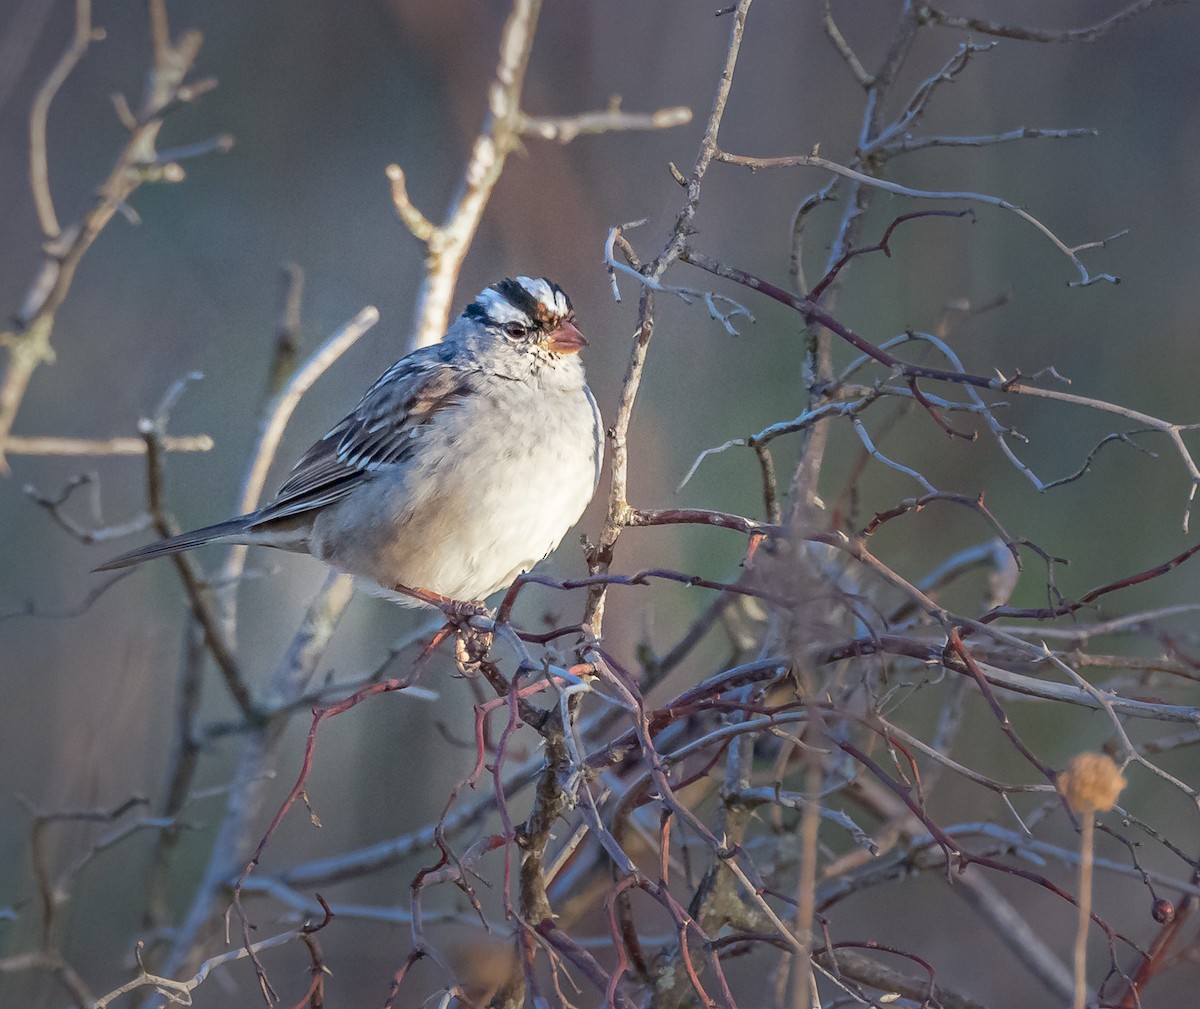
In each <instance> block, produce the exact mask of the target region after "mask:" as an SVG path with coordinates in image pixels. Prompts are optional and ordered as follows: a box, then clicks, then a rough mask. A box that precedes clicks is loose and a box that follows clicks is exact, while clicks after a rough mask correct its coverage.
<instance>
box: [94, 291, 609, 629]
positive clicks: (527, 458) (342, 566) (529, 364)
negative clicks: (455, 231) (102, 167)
mask: <svg viewBox="0 0 1200 1009" xmlns="http://www.w3.org/2000/svg"><path fill="white" fill-rule="evenodd" d="M585 346H587V341H586V340H585V339H584V338H583V335H582V334H581V333H580V332H579V330H578V329H576V328H575V313H574V310H573V309H572V307H571V301H570V299H569V298H568V297H567V296H566V294H565V293H564V292H563V290H562V288H560V287H559V286H558V285H557V284H554V283H552V282H551V281H549V280H546V279H545V278H542V279H533V278H530V277H517V278H516V279H515V280H512V279H508V280H503V281H501V282H500V283H498V284H493V285H492V286H491V287H489V288H487V289H485V290H484V291H482V292H481V293H480V294H479V296H478V297H477V298H476V299H475V300H474V301H473V302H471V304H470V305H468V306H467V308H466V310H465V311H464V312H463V313H462V315H460V316H459V317H458V318H457V319H456V320H455V322H454V324H453V325H452V326H451V327H450V329H449V331H448V332H447V333H446V335H445V337H444V338H443V339H442V342H441V343H438V344H435V345H433V346H430V347H423V348H421V349H420V350H416V351H414V352H413V353H411V354H409V355H408V356H407V357H403V358H401V359H400V360H399V361H397V362H396V363H395V364H394V365H392V367H390V368H389V369H388V370H387V371H386V372H384V374H383V376H382V377H381V378H380V379H379V381H377V382H376V383H375V384H374V385H373V386H371V388H370V389H368V390H367V393H366V395H365V396H363V398H362V402H360V403H359V404H358V406H357V407H355V408H354V410H353V411H351V412H350V413H349V414H348V415H347V416H346V417H345V418H344V419H343V420H342V421H341V422H340V423H339V424H337V425H336V426H335V427H334V428H333V429H332V430H331V431H330V432H329V433H328V434H326V435H325V437H323V438H322V439H321V440H320V441H318V442H317V443H316V444H315V445H313V446H312V448H310V449H309V450H308V451H307V452H305V453H304V456H303V457H302V458H301V459H300V461H299V462H298V463H297V464H296V466H295V468H294V469H293V470H292V472H291V475H290V476H289V477H288V478H287V480H286V481H285V482H284V484H283V486H282V487H281V488H280V489H279V493H278V494H276V496H275V498H274V500H273V501H271V502H270V503H269V504H267V505H265V506H264V507H262V508H260V509H259V510H258V511H255V512H251V513H250V514H249V515H240V516H238V517H237V518H234V519H230V520H229V521H227V522H221V523H218V524H217V525H212V526H206V527H205V528H203V529H196V530H194V531H193V532H187V533H183V534H182V535H179V536H173V537H170V538H169V539H164V540H162V541H161V542H158V543H153V544H150V545H149V546H145V547H142V548H141V549H138V550H133V551H130V552H129V553H126V554H122V555H121V556H120V557H115V558H113V559H112V560H110V561H108V562H107V563H106V564H102V565H101V566H100V567H98V568H97V569H96V570H97V571H108V570H112V569H114V568H123V567H127V566H129V565H132V564H138V563H141V562H142V561H146V560H150V559H151V558H154V557H163V556H166V555H168V554H174V553H179V552H180V551H183V550H191V549H192V548H193V547H198V546H201V545H203V544H205V543H248V544H259V545H262V546H269V547H276V548H277V549H280V550H290V551H293V552H296V553H308V554H312V556H314V557H317V558H319V559H320V560H323V561H325V562H326V563H327V564H330V565H332V566H333V567H335V568H337V569H339V570H341V571H345V572H348V573H350V574H353V575H359V576H361V577H363V578H366V579H369V580H370V581H373V582H375V583H376V584H377V585H379V586H381V587H382V588H383V589H384V590H385V591H387V592H389V593H395V594H396V595H397V598H399V599H400V600H401V601H407V602H408V603H409V604H412V605H415V604H416V603H418V602H426V603H449V602H451V601H462V602H467V601H476V600H482V599H484V598H485V597H487V596H489V595H491V594H492V593H493V592H495V591H496V590H498V589H500V588H503V587H504V586H506V585H508V584H509V583H510V582H511V581H512V580H513V579H514V578H516V577H517V575H519V574H521V573H522V572H524V571H527V570H529V569H530V568H531V567H532V566H533V565H534V564H536V563H537V562H538V561H540V560H542V558H544V557H545V556H546V555H547V554H549V553H550V551H551V550H553V549H554V548H555V547H556V546H558V544H559V541H560V540H561V539H562V538H563V536H564V535H565V534H566V532H567V530H568V529H570V528H571V526H573V525H574V524H575V522H576V521H577V520H578V519H579V516H580V515H581V514H582V513H583V509H584V508H585V507H586V506H587V503H588V501H590V500H591V497H592V494H593V493H594V492H595V489H596V485H597V483H598V481H599V477H600V464H601V460H602V454H603V446H604V442H603V427H602V423H601V420H600V412H599V410H598V409H597V407H596V401H595V399H594V398H593V397H592V393H591V390H590V389H589V388H588V386H587V380H586V378H585V376H584V372H583V365H582V364H581V363H580V360H579V351H580V350H582V349H583V348H584V347H585Z"/></svg>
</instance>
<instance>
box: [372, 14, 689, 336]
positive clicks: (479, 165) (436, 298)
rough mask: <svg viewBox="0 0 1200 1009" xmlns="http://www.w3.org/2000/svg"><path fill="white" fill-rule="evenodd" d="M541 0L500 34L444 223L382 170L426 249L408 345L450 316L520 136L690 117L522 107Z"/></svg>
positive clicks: (681, 112) (565, 136)
mask: <svg viewBox="0 0 1200 1009" xmlns="http://www.w3.org/2000/svg"><path fill="white" fill-rule="evenodd" d="M541 9H542V0H516V2H515V3H514V4H513V8H512V12H511V13H510V14H509V16H508V18H507V20H506V21H505V22H504V29H503V31H502V32H501V35H500V62H499V64H498V65H497V67H496V77H495V79H494V80H493V81H492V83H491V85H490V87H489V88H488V111H487V116H486V118H485V119H484V123H483V128H482V129H481V130H480V133H479V136H478V137H476V138H475V142H474V144H473V145H472V147H471V156H470V158H469V159H468V161H467V165H466V168H465V169H464V170H463V175H462V179H461V180H460V182H459V188H458V193H457V194H456V195H455V197H454V200H453V202H452V204H451V207H450V209H449V210H448V211H447V214H446V218H445V220H444V221H443V223H442V224H440V225H439V224H434V223H433V222H432V221H430V220H429V218H428V217H426V216H425V215H424V214H423V213H422V212H421V211H420V210H418V209H417V208H416V206H414V205H413V202H412V200H411V199H410V197H409V195H408V187H407V184H406V182H405V178H404V170H403V169H402V168H401V167H400V166H399V165H397V164H391V165H388V167H387V177H388V179H390V180H391V184H392V202H393V203H394V204H395V206H396V213H398V214H399V215H400V219H401V220H402V221H403V222H404V225H405V227H407V228H408V230H409V231H410V232H411V233H412V235H413V237H414V238H416V239H417V241H419V242H422V243H424V245H425V246H426V247H427V249H428V254H427V256H426V258H425V278H424V280H423V281H422V284H421V291H420V294H419V295H418V297H417V307H416V310H415V312H414V314H413V326H412V334H411V346H412V347H426V346H428V345H429V344H432V343H437V342H438V341H439V340H441V338H442V334H443V333H445V332H446V326H447V325H448V323H449V321H450V306H451V303H452V302H453V299H454V289H455V285H456V284H457V283H458V274H459V270H460V269H461V268H462V264H463V260H464V259H466V256H467V250H468V249H470V247H471V242H472V241H474V239H475V233H476V232H477V231H478V229H479V223H480V221H482V220H483V213H484V210H485V209H486V208H487V204H488V200H489V199H490V197H491V195H492V189H493V188H494V187H495V185H496V183H497V181H498V180H499V179H500V174H501V172H503V171H504V162H505V160H506V159H507V158H508V156H509V155H510V154H511V153H512V152H513V151H514V150H516V149H517V148H518V147H519V146H520V144H521V141H522V139H524V138H539V139H542V140H551V141H557V142H558V143H560V144H566V143H569V142H570V141H572V140H574V139H575V138H576V137H578V136H582V135H585V134H593V133H609V132H612V131H614V130H663V129H670V128H671V127H674V126H682V125H684V124H686V123H689V122H691V119H692V113H691V110H690V109H687V108H684V107H682V106H674V107H671V108H666V109H660V110H659V111H657V112H653V113H636V112H635V113H628V112H622V111H621V107H620V101H619V100H614V101H613V103H612V104H611V105H610V107H609V108H608V109H606V110H604V111H603V112H585V113H582V114H580V115H576V116H563V117H552V118H537V117H531V116H529V115H527V114H526V113H525V112H524V111H523V110H522V108H521V91H522V88H523V86H524V83H525V71H526V69H527V67H528V66H529V56H530V53H531V52H532V51H533V37H534V33H535V31H536V29H537V22H538V16H539V15H540V14H541Z"/></svg>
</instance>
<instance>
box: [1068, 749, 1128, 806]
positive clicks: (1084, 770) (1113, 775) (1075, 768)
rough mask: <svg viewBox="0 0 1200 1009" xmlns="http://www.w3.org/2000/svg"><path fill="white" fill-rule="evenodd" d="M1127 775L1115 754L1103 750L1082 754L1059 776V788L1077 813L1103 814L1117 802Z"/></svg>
mask: <svg viewBox="0 0 1200 1009" xmlns="http://www.w3.org/2000/svg"><path fill="white" fill-rule="evenodd" d="M1124 787H1125V778H1124V776H1123V775H1122V774H1121V772H1120V771H1119V770H1118V769H1117V765H1116V763H1115V762H1114V761H1113V759H1112V757H1109V756H1107V755H1106V754H1103V753H1080V754H1078V755H1077V756H1075V757H1072V758H1071V761H1070V763H1068V764H1067V769H1066V770H1065V771H1063V772H1062V773H1061V774H1059V776H1058V790H1059V791H1060V792H1062V794H1063V795H1064V796H1065V797H1066V800H1067V805H1069V806H1070V807H1071V810H1072V811H1073V812H1075V813H1096V812H1100V813H1104V812H1107V811H1108V810H1110V809H1112V808H1113V806H1114V805H1115V804H1116V801H1117V796H1118V795H1120V794H1121V789H1122V788H1124Z"/></svg>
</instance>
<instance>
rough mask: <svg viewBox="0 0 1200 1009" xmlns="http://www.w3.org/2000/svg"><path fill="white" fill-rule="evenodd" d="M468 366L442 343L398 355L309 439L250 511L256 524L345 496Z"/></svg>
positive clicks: (420, 426)
mask: <svg viewBox="0 0 1200 1009" xmlns="http://www.w3.org/2000/svg"><path fill="white" fill-rule="evenodd" d="M471 378H472V372H471V371H469V370H464V369H463V368H462V367H452V366H451V365H450V364H448V363H447V361H446V355H445V353H444V349H443V345H437V346H433V347H427V348H424V349H422V350H419V351H416V352H414V353H412V354H409V355H408V356H407V357H405V358H402V359H401V360H399V361H397V362H396V363H395V364H394V365H392V367H391V368H389V369H388V370H387V371H386V372H385V373H384V374H383V375H382V377H380V379H379V381H377V382H376V383H375V384H374V385H373V386H371V388H370V389H368V390H367V394H366V395H365V396H363V398H362V402H360V403H359V404H358V406H357V407H355V408H354V410H353V411H352V412H351V413H350V414H348V415H347V416H346V417H345V418H344V419H343V420H342V421H340V422H339V423H338V424H337V425H336V426H335V427H334V428H333V429H332V430H331V431H330V432H329V433H328V434H326V435H325V437H323V438H322V439H321V440H320V441H318V442H317V443H316V444H315V445H313V446H312V448H310V449H309V450H308V451H307V452H305V453H304V455H303V457H302V458H301V459H300V461H299V462H298V463H296V465H295V467H294V468H293V469H292V472H291V474H290V475H289V476H288V478H287V480H286V481H285V482H284V484H283V486H282V487H280V488H279V493H278V494H276V495H275V498H274V500H273V501H271V502H270V503H269V504H268V505H266V506H265V507H264V508H262V509H261V510H260V511H259V512H258V513H257V514H256V521H255V525H258V524H259V523H262V522H270V521H273V520H275V519H281V518H286V517H288V516H291V515H297V514H300V513H301V512H306V511H311V510H312V509H314V508H321V507H324V506H325V505H328V504H331V503H333V502H334V501H337V500H339V499H340V498H343V497H345V496H346V495H347V494H349V493H350V491H351V490H353V488H354V486H355V485H356V483H357V482H358V481H359V480H360V479H361V478H362V477H363V476H364V475H365V474H367V473H371V472H373V471H375V470H378V469H380V468H381V467H385V466H395V465H399V464H401V463H403V462H404V461H405V460H407V459H408V458H409V457H410V456H411V455H412V453H413V452H414V450H415V449H416V446H417V440H418V438H419V437H420V435H421V433H422V431H423V430H425V429H426V428H427V425H428V424H429V423H430V422H431V421H432V420H433V418H434V417H435V416H436V415H437V414H438V413H439V412H440V411H442V410H444V409H446V408H447V407H451V406H454V405H455V404H457V403H459V402H460V401H461V399H462V397H463V394H464V393H465V392H466V391H467V390H468V388H469V384H470V380H471Z"/></svg>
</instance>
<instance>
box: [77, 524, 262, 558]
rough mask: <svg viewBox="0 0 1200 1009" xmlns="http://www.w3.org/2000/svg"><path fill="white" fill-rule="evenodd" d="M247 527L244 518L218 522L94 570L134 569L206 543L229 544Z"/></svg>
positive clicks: (154, 544)
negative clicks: (222, 542)
mask: <svg viewBox="0 0 1200 1009" xmlns="http://www.w3.org/2000/svg"><path fill="white" fill-rule="evenodd" d="M246 525H247V522H246V517H245V516H243V517H241V518H236V519H230V520H229V521H228V522H218V523H217V524H216V525H215V526H205V527H204V528H203V529H193V530H192V531H191V532H186V533H180V534H179V535H178V536H171V537H169V538H168V539H165V540H159V541H158V542H157V543H151V544H149V545H148V546H144V547H139V548H138V549H137V550H130V551H129V552H128V553H124V554H121V555H120V556H119V557H114V558H113V559H112V560H110V561H105V562H104V563H103V564H101V565H100V566H99V567H96V568H92V570H93V571H114V570H116V569H117V568H127V567H132V566H133V565H134V564H141V563H142V561H149V560H153V559H154V558H155V557H166V556H168V555H169V554H177V553H182V552H183V551H184V550H191V549H192V548H193V547H198V546H203V545H204V544H205V543H213V542H215V541H218V540H224V541H226V542H228V541H230V540H232V539H234V538H235V537H239V536H244V535H245V534H246Z"/></svg>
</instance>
